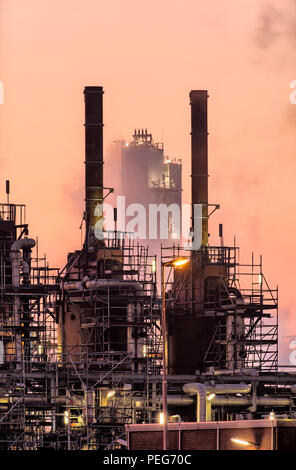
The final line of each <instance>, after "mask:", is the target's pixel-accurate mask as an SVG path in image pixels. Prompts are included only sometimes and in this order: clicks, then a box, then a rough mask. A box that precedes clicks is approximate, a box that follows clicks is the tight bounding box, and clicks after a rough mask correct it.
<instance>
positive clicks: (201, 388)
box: [183, 383, 207, 422]
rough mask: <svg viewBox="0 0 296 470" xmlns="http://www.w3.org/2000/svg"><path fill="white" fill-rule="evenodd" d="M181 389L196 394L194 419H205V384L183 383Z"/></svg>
mask: <svg viewBox="0 0 296 470" xmlns="http://www.w3.org/2000/svg"><path fill="white" fill-rule="evenodd" d="M183 391H184V392H185V393H189V394H190V395H196V402H197V403H196V405H197V408H196V421H197V422H203V421H206V408H207V390H206V387H205V385H204V384H200V383H192V384H185V385H183Z"/></svg>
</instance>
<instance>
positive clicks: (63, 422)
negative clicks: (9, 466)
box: [0, 204, 162, 450]
mask: <svg viewBox="0 0 296 470" xmlns="http://www.w3.org/2000/svg"><path fill="white" fill-rule="evenodd" d="M24 211H25V207H24V206H22V205H20V206H15V205H11V204H5V205H1V207H0V225H1V221H2V222H3V226H1V227H0V239H1V240H0V245H1V246H0V273H1V283H0V448H1V449H25V450H26V449H38V448H54V449H100V448H116V447H118V446H119V445H120V439H121V438H122V437H123V433H124V425H125V424H126V423H136V422H138V423H139V422H153V421H155V416H156V415H157V413H158V412H159V409H160V393H159V390H160V371H161V361H162V357H161V339H160V327H159V318H160V305H159V300H158V298H157V292H156V272H155V269H156V259H155V257H153V256H150V255H149V254H148V250H147V249H146V248H144V247H142V246H140V245H137V244H135V243H134V242H133V241H132V240H131V239H130V237H129V238H127V237H126V236H123V234H120V233H115V234H114V233H106V234H105V235H106V240H105V243H104V246H103V248H102V253H101V259H102V260H104V259H105V260H106V263H105V264H104V266H101V268H102V272H104V278H102V279H101V282H102V285H101V286H100V285H99V282H98V285H97V286H96V287H94V288H87V287H86V286H83V285H82V286H81V289H72V288H71V286H73V284H75V282H76V281H77V282H79V281H81V280H82V279H83V272H82V271H81V265H80V260H81V258H82V257H83V253H82V252H81V253H77V252H76V253H74V254H73V255H72V256H70V259H69V260H68V263H67V265H66V267H65V268H64V269H63V270H61V271H60V272H59V271H58V270H57V269H52V268H49V267H48V263H47V260H46V258H40V257H39V256H38V246H37V254H36V256H35V255H33V254H32V255H31V254H30V257H28V256H29V255H28V254H26V253H25V251H23V253H21V250H19V252H18V258H17V263H18V265H17V266H18V267H19V283H18V285H15V283H14V280H13V279H14V278H13V269H14V268H13V266H14V265H13V256H12V251H13V247H14V242H15V241H16V240H21V241H22V240H26V236H27V234H28V226H27V225H26V224H25V219H24ZM4 229H5V230H4ZM24 235H25V237H24ZM25 243H26V242H24V244H25ZM104 252H106V253H104ZM119 252H120V253H121V256H120V257H119V256H118V253H119ZM105 254H106V257H105V256H104V255H105ZM107 255H108V256H107ZM110 259H112V262H111V264H110ZM108 270H109V271H110V275H108ZM111 271H112V273H113V275H111ZM114 272H115V274H116V275H118V281H116V276H115V279H114ZM112 277H113V281H112V279H111V278H112ZM67 284H68V289H67V290H66V289H65V286H66V285H67ZM135 286H137V289H136V290H135ZM61 306H63V307H64V308H66V309H67V308H70V309H71V312H72V313H73V312H78V313H79V317H80V319H81V325H80V326H81V328H80V330H81V332H82V333H81V338H82V341H81V342H80V344H79V345H77V346H74V347H68V346H67V345H65V344H63V338H61V334H60V331H59V324H58V315H59V311H60V308H61ZM16 309H17V310H16ZM72 313H71V314H72ZM69 318H70V320H69V321H71V315H70V317H69ZM114 331H115V332H116V334H115V336H114ZM112 335H113V336H112ZM150 377H153V380H150ZM118 439H119V441H118Z"/></svg>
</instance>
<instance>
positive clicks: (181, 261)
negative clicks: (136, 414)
mask: <svg viewBox="0 0 296 470" xmlns="http://www.w3.org/2000/svg"><path fill="white" fill-rule="evenodd" d="M188 263H189V259H188V258H176V259H173V260H171V261H167V262H166V263H162V265H161V268H162V312H161V327H162V412H163V445H162V447H163V450H167V441H168V439H167V438H168V405H167V386H168V384H167V332H166V309H165V268H166V267H168V266H170V267H172V268H176V269H178V268H182V267H183V266H185V265H186V264H188Z"/></svg>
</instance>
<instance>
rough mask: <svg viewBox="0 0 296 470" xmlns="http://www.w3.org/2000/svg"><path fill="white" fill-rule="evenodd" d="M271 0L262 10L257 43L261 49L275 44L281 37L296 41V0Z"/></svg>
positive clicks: (256, 38)
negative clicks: (273, 0)
mask: <svg viewBox="0 0 296 470" xmlns="http://www.w3.org/2000/svg"><path fill="white" fill-rule="evenodd" d="M278 5H279V2H277V3H276V2H269V3H268V4H266V5H265V6H264V8H263V10H262V12H261V15H260V19H259V26H258V28H257V31H256V36H255V43H256V45H257V46H258V47H259V48H261V49H267V48H269V47H272V46H273V45H275V43H276V42H277V40H279V39H282V38H284V39H287V40H288V41H289V42H290V43H291V44H293V45H294V44H295V41H296V0H284V1H283V2H282V3H281V7H279V6H278Z"/></svg>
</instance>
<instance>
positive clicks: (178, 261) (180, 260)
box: [172, 258, 189, 268]
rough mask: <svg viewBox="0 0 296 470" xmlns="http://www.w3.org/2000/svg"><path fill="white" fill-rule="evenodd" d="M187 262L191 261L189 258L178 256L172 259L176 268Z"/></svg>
mask: <svg viewBox="0 0 296 470" xmlns="http://www.w3.org/2000/svg"><path fill="white" fill-rule="evenodd" d="M187 263H189V259H187V258H177V259H175V260H174V261H172V264H173V266H175V267H176V268H178V267H180V266H184V265H185V264H187Z"/></svg>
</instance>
